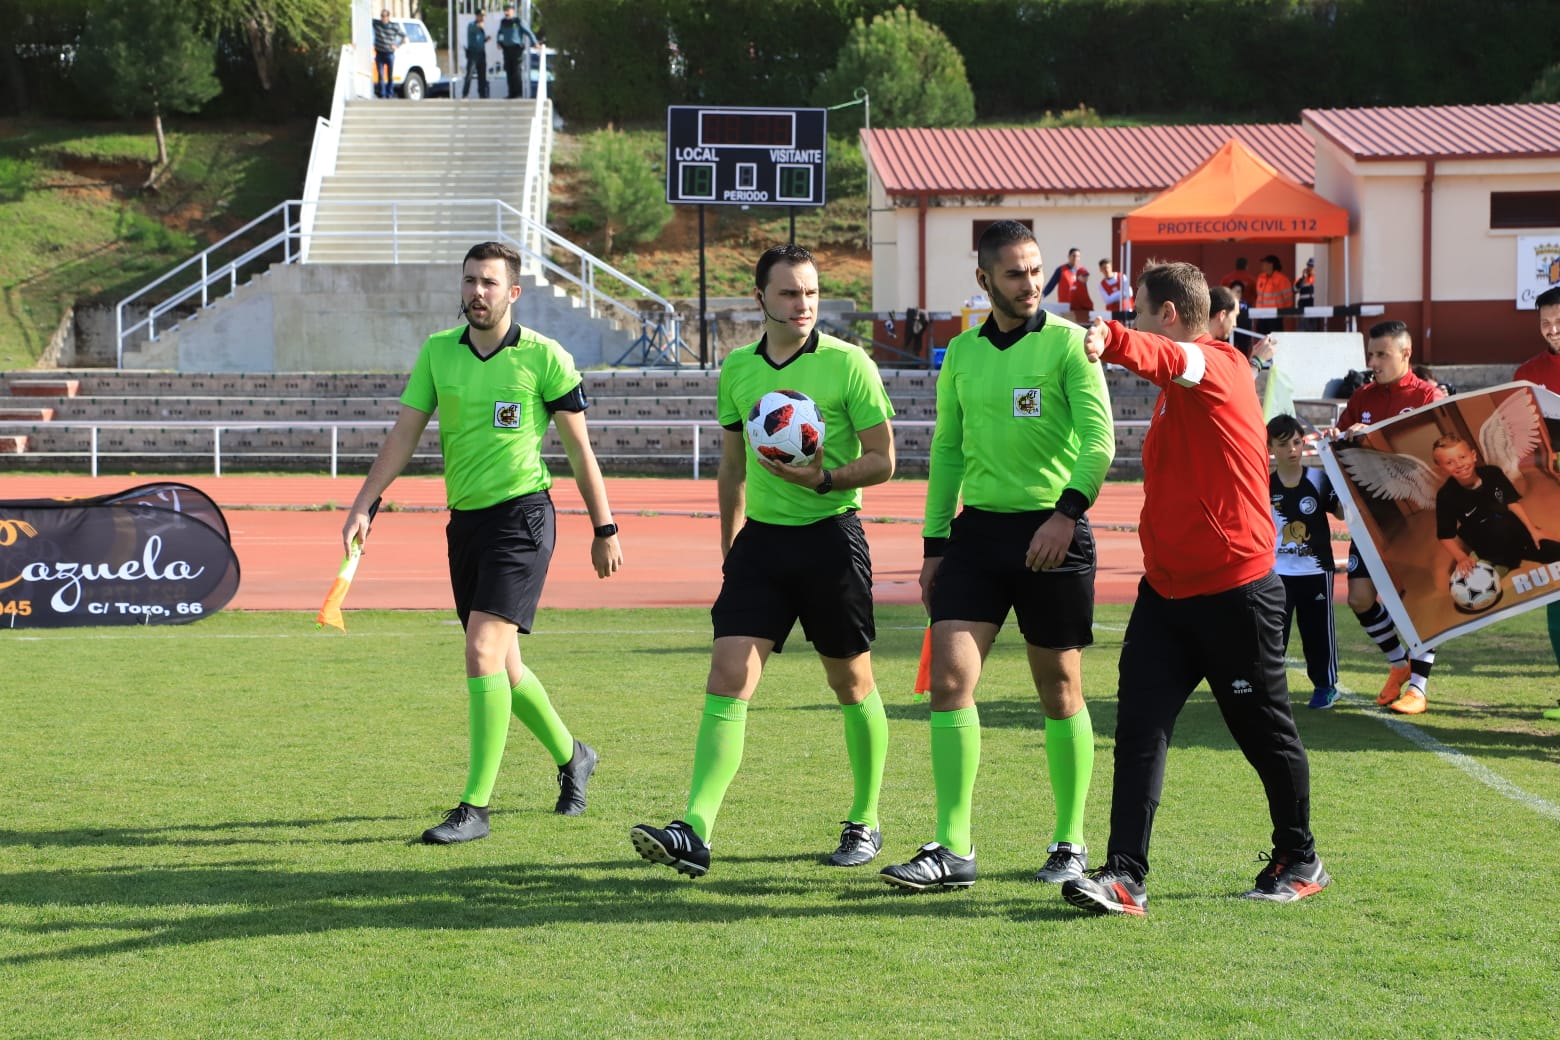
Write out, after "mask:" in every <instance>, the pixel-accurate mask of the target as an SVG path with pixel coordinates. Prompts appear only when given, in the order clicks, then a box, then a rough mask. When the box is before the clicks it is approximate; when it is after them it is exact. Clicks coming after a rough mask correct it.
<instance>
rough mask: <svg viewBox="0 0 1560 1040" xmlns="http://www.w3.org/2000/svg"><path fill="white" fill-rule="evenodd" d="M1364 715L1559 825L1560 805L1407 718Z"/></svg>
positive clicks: (1349, 693) (1352, 698) (1353, 696)
mask: <svg viewBox="0 0 1560 1040" xmlns="http://www.w3.org/2000/svg"><path fill="white" fill-rule="evenodd" d="M1338 692H1339V693H1341V694H1345V695H1347V696H1348V698H1349V701H1350V702H1351V703H1353V702H1354V701H1355V700H1356V696H1357V695H1356V694H1355V693H1354V691H1353V690H1348V689H1345V688H1344V687H1342V686H1340V687H1338ZM1372 701H1374V698H1372ZM1364 714H1365V715H1367V716H1368V717H1372V718H1375V719H1376V721H1378V722H1380V723H1381V724H1382V725H1384V726H1386V727H1387V728H1388V729H1390V730H1391V731H1392V732H1394V733H1396V734H1397V735H1398V736H1400V737H1402V738H1403V739H1404V740H1407V741H1408V742H1409V743H1411V744H1417V745H1419V746H1420V747H1421V748H1424V749H1425V750H1426V751H1428V752H1430V753H1431V754H1433V755H1434V756H1435V757H1436V758H1439V759H1440V760H1441V761H1443V762H1445V763H1446V764H1447V765H1449V766H1451V767H1452V768H1454V769H1459V770H1461V771H1462V772H1464V773H1467V774H1468V775H1469V776H1471V777H1473V778H1474V779H1475V780H1477V781H1479V783H1481V784H1483V785H1484V786H1485V787H1488V788H1490V789H1491V790H1492V791H1495V792H1496V793H1497V794H1502V795H1505V796H1506V797H1507V798H1510V799H1511V800H1512V801H1514V802H1516V803H1517V804H1518V805H1522V806H1526V807H1527V808H1529V809H1532V810H1533V811H1534V812H1536V813H1538V814H1539V815H1540V816H1546V817H1548V818H1549V819H1551V820H1554V821H1556V822H1557V823H1560V805H1556V804H1555V803H1554V802H1551V801H1548V800H1547V799H1544V798H1540V797H1539V796H1538V795H1536V794H1533V793H1532V792H1530V791H1524V790H1523V789H1522V788H1520V787H1518V786H1517V785H1516V784H1514V783H1512V782H1511V781H1510V780H1507V779H1506V778H1505V777H1503V776H1501V775H1500V774H1499V773H1497V772H1495V770H1493V769H1491V768H1490V767H1489V766H1486V765H1485V764H1484V763H1482V762H1479V761H1477V760H1475V759H1473V758H1471V757H1470V756H1468V755H1466V754H1464V753H1463V752H1461V751H1458V750H1457V749H1456V748H1454V747H1449V746H1448V745H1446V744H1443V743H1441V742H1440V741H1439V740H1437V739H1435V738H1434V737H1432V736H1431V735H1430V734H1428V733H1426V732H1425V731H1424V730H1422V729H1420V728H1419V727H1418V726H1416V725H1414V724H1413V723H1412V722H1409V721H1408V720H1407V719H1400V718H1398V717H1397V716H1396V715H1391V714H1377V715H1371V714H1370V713H1369V712H1365V713H1364Z"/></svg>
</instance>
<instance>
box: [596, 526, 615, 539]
mask: <svg viewBox="0 0 1560 1040" xmlns="http://www.w3.org/2000/svg"><path fill="white" fill-rule="evenodd" d="M615 534H617V524H602V525H601V526H600V527H598V528H596V537H597V538H611V537H612V536H613V535H615Z"/></svg>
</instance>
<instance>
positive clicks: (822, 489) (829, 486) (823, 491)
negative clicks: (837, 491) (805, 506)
mask: <svg viewBox="0 0 1560 1040" xmlns="http://www.w3.org/2000/svg"><path fill="white" fill-rule="evenodd" d="M813 490H814V491H816V492H818V494H820V495H827V494H828V493H829V492H830V491H833V490H834V474H833V473H830V472H829V471H828V470H824V471H823V479H822V480H821V481H819V482H818V486H817V487H815V488H813Z"/></svg>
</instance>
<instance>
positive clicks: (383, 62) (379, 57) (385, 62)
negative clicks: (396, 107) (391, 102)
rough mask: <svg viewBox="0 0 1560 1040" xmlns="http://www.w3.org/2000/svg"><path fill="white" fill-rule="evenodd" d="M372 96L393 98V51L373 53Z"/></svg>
mask: <svg viewBox="0 0 1560 1040" xmlns="http://www.w3.org/2000/svg"><path fill="white" fill-rule="evenodd" d="M374 96H375V97H381V98H390V97H395V51H375V52H374Z"/></svg>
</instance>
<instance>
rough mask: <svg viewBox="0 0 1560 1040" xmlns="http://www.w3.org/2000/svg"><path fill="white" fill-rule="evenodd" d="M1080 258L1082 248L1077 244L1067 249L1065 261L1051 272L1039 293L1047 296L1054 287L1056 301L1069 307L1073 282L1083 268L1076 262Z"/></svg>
mask: <svg viewBox="0 0 1560 1040" xmlns="http://www.w3.org/2000/svg"><path fill="white" fill-rule="evenodd" d="M1081 259H1083V250H1081V249H1079V248H1078V247H1077V246H1074V247H1073V248H1071V249H1069V250H1067V262H1066V263H1065V264H1063V265H1062V266H1060V267H1058V268H1057V269H1056V270H1054V271H1052V272H1051V278H1050V280H1049V281H1047V282H1046V283H1045V288H1044V289H1041V290H1040V295H1041V296H1042V297H1044V296H1049V295H1050V294H1051V290H1052V289H1055V290H1056V302H1057V303H1060V304H1063V305H1065V306H1067V307H1071V306H1072V294H1073V283H1074V282H1075V281H1076V280H1077V277H1078V272H1079V271H1081V270H1083V265H1082V264H1080V263H1079V262H1078V261H1079V260H1081Z"/></svg>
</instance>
